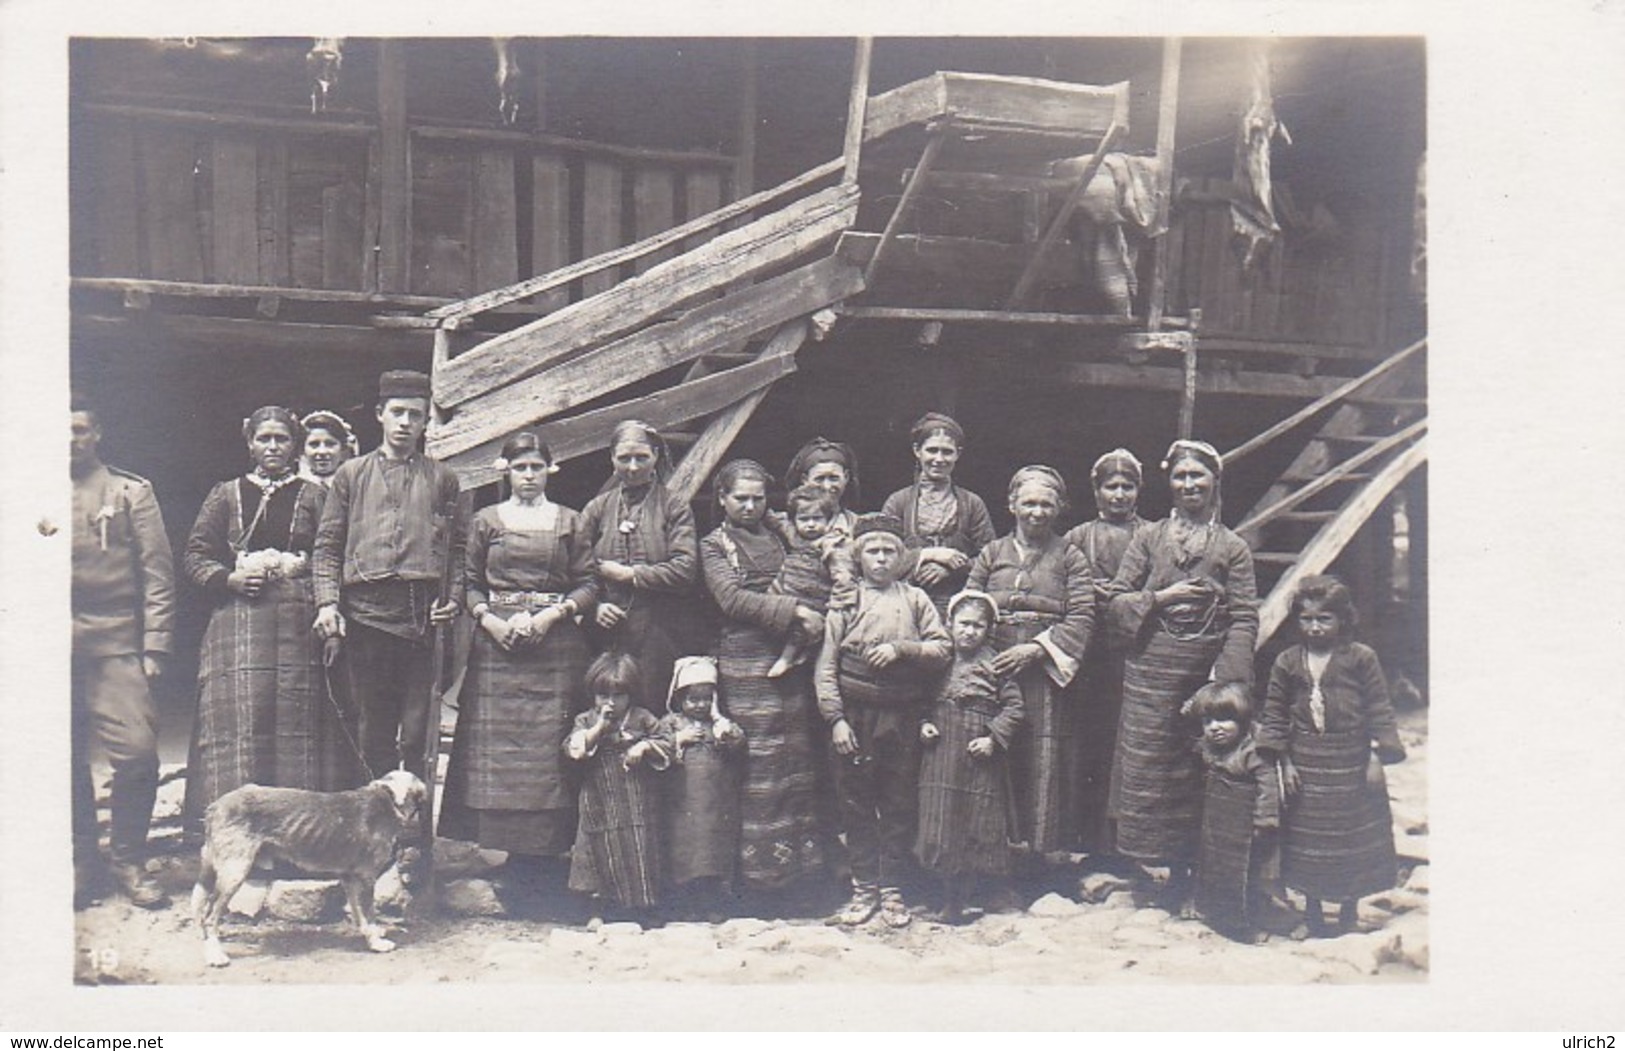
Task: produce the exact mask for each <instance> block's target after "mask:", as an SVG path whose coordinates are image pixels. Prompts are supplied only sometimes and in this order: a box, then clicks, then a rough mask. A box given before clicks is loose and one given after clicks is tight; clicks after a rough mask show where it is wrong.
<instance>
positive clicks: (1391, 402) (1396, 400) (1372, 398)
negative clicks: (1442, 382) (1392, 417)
mask: <svg viewBox="0 0 1625 1051" xmlns="http://www.w3.org/2000/svg"><path fill="white" fill-rule="evenodd" d="M1348 400H1349V402H1350V404H1353V405H1375V406H1381V407H1383V408H1394V409H1409V408H1417V407H1421V406H1425V405H1426V404H1427V403H1428V400H1427V399H1426V398H1416V397H1398V396H1388V397H1383V396H1382V395H1379V394H1355V395H1353V396H1351V397H1350V398H1349V399H1348Z"/></svg>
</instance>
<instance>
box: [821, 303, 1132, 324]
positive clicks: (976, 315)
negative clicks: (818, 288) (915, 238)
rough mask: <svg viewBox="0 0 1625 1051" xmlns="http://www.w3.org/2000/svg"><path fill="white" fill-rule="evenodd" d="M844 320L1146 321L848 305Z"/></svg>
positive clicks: (1103, 316) (1101, 316) (842, 311)
mask: <svg viewBox="0 0 1625 1051" xmlns="http://www.w3.org/2000/svg"><path fill="white" fill-rule="evenodd" d="M839 312H840V314H841V316H842V317H846V318H853V319H856V320H861V321H908V322H915V323H919V322H926V321H942V322H945V323H946V322H953V323H967V322H970V323H980V324H996V325H1058V326H1062V327H1072V328H1113V329H1132V328H1138V327H1140V326H1141V325H1142V324H1143V319H1140V318H1132V317H1122V316H1121V315H1118V314H1056V313H1049V312H1045V311H1037V310H1031V311H1020V310H955V309H952V308H948V307H865V306H844V307H841V308H840V311H839Z"/></svg>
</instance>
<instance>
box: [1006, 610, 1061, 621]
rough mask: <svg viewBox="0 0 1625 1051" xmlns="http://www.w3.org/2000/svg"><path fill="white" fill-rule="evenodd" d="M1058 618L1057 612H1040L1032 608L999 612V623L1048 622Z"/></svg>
mask: <svg viewBox="0 0 1625 1051" xmlns="http://www.w3.org/2000/svg"><path fill="white" fill-rule="evenodd" d="M1060 619H1061V618H1060V615H1059V614H1055V613H1040V612H1038V611H1037V610H1032V609H1015V610H1008V611H1005V610H1001V611H1000V613H999V623H1000V624H1049V623H1053V622H1055V621H1058V620H1060Z"/></svg>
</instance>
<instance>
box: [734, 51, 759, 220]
mask: <svg viewBox="0 0 1625 1051" xmlns="http://www.w3.org/2000/svg"><path fill="white" fill-rule="evenodd" d="M743 43H744V47H743V49H742V51H741V53H740V56H739V152H738V155H737V156H736V157H735V158H734V172H733V176H734V196H735V197H744V196H745V195H747V194H749V193H751V192H752V191H754V190H755V189H756V125H757V123H758V122H759V121H760V120H761V114H760V112H759V107H758V103H757V82H758V80H759V79H760V75H759V74H760V71H759V70H758V69H757V61H756V41H755V40H751V39H749V38H747V39H746V40H745V41H744V42H743Z"/></svg>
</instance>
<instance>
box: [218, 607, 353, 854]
mask: <svg viewBox="0 0 1625 1051" xmlns="http://www.w3.org/2000/svg"><path fill="white" fill-rule="evenodd" d="M315 619H316V611H315V603H314V601H313V598H312V592H311V582H310V578H309V577H303V578H297V579H292V580H289V579H278V580H268V581H266V583H265V586H264V588H262V589H261V591H260V593H259V596H258V597H256V598H253V599H249V598H245V597H242V596H238V595H235V594H233V596H232V597H231V598H229V599H228V600H226V602H225V603H224V604H223V605H221V606H220V607H219V608H217V609H216V610H215V611H214V614H213V615H212V616H211V617H210V618H209V626H208V628H207V629H206V630H205V632H204V635H203V649H202V653H201V655H200V659H199V662H198V678H197V684H198V688H197V715H196V718H195V719H194V720H193V728H192V746H191V756H190V759H189V761H188V763H187V775H186V827H187V829H188V830H189V832H190V833H192V834H198V833H201V831H202V828H203V811H204V809H205V808H206V807H207V806H208V805H209V804H210V803H212V802H214V801H215V800H216V799H219V798H220V797H221V796H222V795H224V794H226V793H227V792H229V791H231V790H232V789H234V788H237V787H239V786H240V785H246V784H257V785H266V786H275V787H280V788H313V789H324V790H325V789H337V788H349V787H351V786H350V785H349V784H337V783H326V782H327V781H329V780H336V779H337V778H338V776H339V775H338V774H337V773H336V772H337V771H341V770H348V769H350V767H351V766H353V765H354V762H355V760H354V758H353V749H352V747H351V745H350V744H349V743H348V742H347V741H346V740H345V738H344V734H343V731H342V729H341V727H340V723H339V717H338V714H337V711H336V710H335V708H334V707H333V704H332V702H331V700H330V699H329V698H328V693H327V682H326V676H325V674H324V669H323V667H322V644H321V641H320V640H318V639H317V638H316V635H315V633H314V632H312V631H311V624H312V622H313V621H314V620H315Z"/></svg>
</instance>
